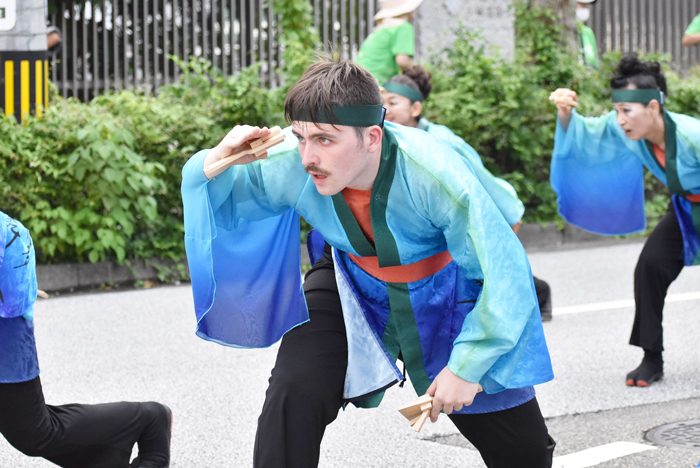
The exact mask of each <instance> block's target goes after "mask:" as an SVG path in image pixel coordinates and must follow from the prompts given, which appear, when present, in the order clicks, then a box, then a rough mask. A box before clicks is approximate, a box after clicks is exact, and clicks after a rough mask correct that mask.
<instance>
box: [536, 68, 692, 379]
mask: <svg viewBox="0 0 700 468" xmlns="http://www.w3.org/2000/svg"><path fill="white" fill-rule="evenodd" d="M611 86H612V88H613V96H612V97H613V107H614V108H615V110H614V111H613V112H611V113H609V114H607V115H605V116H603V117H598V118H585V117H581V116H580V115H578V114H577V113H576V111H575V110H574V109H573V108H574V106H575V105H576V103H577V102H578V98H577V95H576V93H575V92H574V91H572V90H569V89H557V90H556V91H554V93H552V96H551V97H550V99H552V100H553V101H555V102H556V103H557V108H558V122H557V130H556V136H555V142H554V154H553V155H552V170H551V182H552V188H554V191H555V192H556V193H557V203H558V204H559V212H560V214H561V215H562V216H563V217H564V219H566V220H567V221H568V222H569V223H571V224H573V225H576V226H579V227H581V228H583V229H586V230H588V231H591V232H594V233H597V234H603V235H622V234H632V233H635V232H644V231H645V230H646V215H645V211H644V183H643V182H644V181H643V172H642V171H643V167H646V168H647V169H648V170H649V171H651V173H652V174H654V175H655V176H656V177H657V178H658V179H659V180H660V181H661V182H663V183H664V184H665V185H666V186H667V187H668V188H669V190H670V192H671V193H672V194H673V195H672V201H671V203H670V204H669V206H668V210H667V212H666V214H665V215H664V216H663V218H662V219H661V221H660V222H659V224H658V226H657V227H656V228H655V229H654V230H653V231H652V233H651V235H650V236H649V238H648V240H647V242H646V244H645V245H644V249H643V250H642V253H641V255H640V257H639V260H638V262H637V267H636V268H635V271H634V298H635V304H636V308H635V317H634V325H633V327H632V335H631V337H630V344H631V345H634V346H639V347H641V348H643V349H644V358H643V360H642V363H641V364H640V365H639V367H637V368H636V369H634V370H633V371H632V372H630V373H629V374H628V375H627V379H626V383H627V385H629V386H639V387H647V386H649V385H651V384H652V383H654V382H656V381H658V380H660V379H661V378H662V377H663V375H664V373H663V358H662V351H663V327H662V319H663V308H664V301H665V298H666V292H667V290H668V287H669V286H670V285H671V283H672V282H673V281H674V280H675V279H676V277H677V276H678V274H679V273H680V272H681V270H682V269H683V266H684V265H697V264H698V263H700V257H699V256H698V246H699V245H700V240H699V238H698V232H700V195H696V194H698V193H700V170H698V167H699V165H700V121H698V120H697V119H694V118H692V117H689V116H687V115H681V114H675V113H672V112H668V111H666V110H665V108H664V99H665V97H666V95H667V89H666V78H665V77H664V75H663V72H662V70H661V67H660V65H659V64H658V63H656V62H643V61H640V60H639V59H638V58H637V56H636V55H629V56H627V57H625V58H623V59H622V61H621V62H620V64H619V66H618V67H617V72H616V74H615V76H614V77H613V78H612V80H611Z"/></svg>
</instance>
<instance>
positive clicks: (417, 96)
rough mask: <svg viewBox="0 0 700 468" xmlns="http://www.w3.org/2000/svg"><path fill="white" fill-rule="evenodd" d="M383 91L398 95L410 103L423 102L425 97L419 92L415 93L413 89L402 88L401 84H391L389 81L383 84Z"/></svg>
mask: <svg viewBox="0 0 700 468" xmlns="http://www.w3.org/2000/svg"><path fill="white" fill-rule="evenodd" d="M384 89H385V90H387V92H390V93H394V94H398V95H400V96H403V97H405V98H408V99H410V100H411V101H412V102H416V101H420V102H423V101H425V96H423V93H421V92H420V91H416V90H415V89H413V88H410V87H408V86H404V85H402V84H398V83H392V82H390V81H389V82H387V83H385V84H384Z"/></svg>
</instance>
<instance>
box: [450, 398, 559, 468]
mask: <svg viewBox="0 0 700 468" xmlns="http://www.w3.org/2000/svg"><path fill="white" fill-rule="evenodd" d="M449 417H450V419H451V420H452V422H453V423H454V424H455V426H457V429H459V432H461V433H462V435H464V437H466V438H467V439H468V440H469V441H470V442H471V443H472V444H474V446H475V447H476V448H477V450H479V453H480V454H481V457H482V458H483V459H484V462H485V463H486V466H487V467H489V468H513V467H518V468H549V467H551V466H552V456H553V453H554V446H555V445H556V444H555V442H554V439H552V438H551V437H550V435H549V433H548V432H547V426H546V425H545V423H544V418H543V417H542V413H541V412H540V407H539V405H538V404H537V399H536V398H533V399H532V400H530V401H528V402H527V403H524V404H522V405H520V406H516V407H515V408H510V409H507V410H503V411H496V412H494V413H483V414H451V415H450V416H449Z"/></svg>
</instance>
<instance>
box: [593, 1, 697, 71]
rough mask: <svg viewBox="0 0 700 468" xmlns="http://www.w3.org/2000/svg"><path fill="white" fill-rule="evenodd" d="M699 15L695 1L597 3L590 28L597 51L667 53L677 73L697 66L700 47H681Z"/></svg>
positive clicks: (594, 5)
mask: <svg viewBox="0 0 700 468" xmlns="http://www.w3.org/2000/svg"><path fill="white" fill-rule="evenodd" d="M698 13H700V2H698V1H697V0H599V1H598V2H596V3H594V4H593V5H592V6H591V19H590V21H589V26H590V27H591V28H592V29H593V31H594V32H595V35H596V39H597V41H598V51H599V52H600V53H605V52H608V51H620V52H633V51H639V52H640V53H649V52H655V53H661V54H670V55H671V56H672V57H673V64H674V66H675V67H676V68H677V69H679V70H687V69H688V68H690V67H691V66H693V65H696V64H698V63H700V46H693V47H684V46H683V45H682V44H681V40H682V39H683V33H684V32H685V30H686V28H687V27H688V25H689V24H690V22H691V21H692V20H693V18H695V16H696V15H697V14H698Z"/></svg>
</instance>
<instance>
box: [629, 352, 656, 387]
mask: <svg viewBox="0 0 700 468" xmlns="http://www.w3.org/2000/svg"><path fill="white" fill-rule="evenodd" d="M663 378H664V361H663V359H662V358H661V352H660V351H658V352H648V351H645V353H644V359H642V363H641V364H640V365H639V367H637V368H636V369H635V370H633V371H632V372H630V373H629V374H627V382H626V384H627V386H628V387H648V386H650V385H651V384H653V383H654V382H658V381H659V380H662V379H663Z"/></svg>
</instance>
